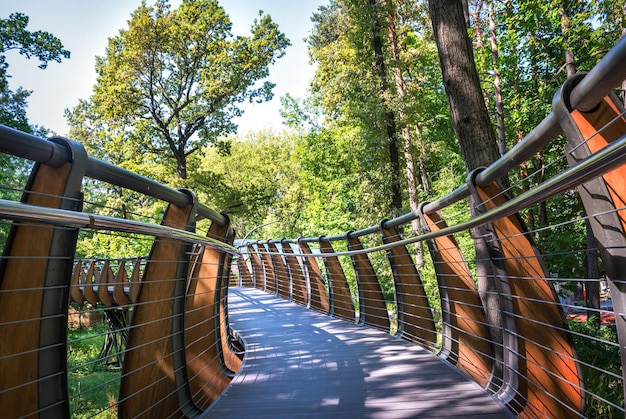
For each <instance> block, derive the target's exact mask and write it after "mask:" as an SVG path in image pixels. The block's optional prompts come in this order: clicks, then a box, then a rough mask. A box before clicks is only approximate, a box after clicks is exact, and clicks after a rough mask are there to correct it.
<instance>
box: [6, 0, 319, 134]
mask: <svg viewBox="0 0 626 419" xmlns="http://www.w3.org/2000/svg"><path fill="white" fill-rule="evenodd" d="M151 3H153V1H151V0H148V4H151ZM170 3H172V5H173V6H174V7H175V6H176V5H177V4H179V1H178V0H170ZM327 3H328V0H221V1H220V4H221V5H222V7H224V9H226V12H227V13H228V15H229V16H230V18H231V20H232V22H233V31H234V32H235V33H236V34H247V33H249V28H250V26H251V25H252V22H253V21H254V19H255V17H256V16H257V15H258V11H259V10H263V11H264V12H266V13H268V14H269V15H271V16H272V19H273V20H274V21H275V22H276V23H278V25H279V27H280V29H281V30H282V31H283V32H284V33H285V34H286V35H287V37H288V38H289V39H290V40H291V43H292V46H291V47H289V48H288V49H287V51H286V55H285V56H284V57H283V58H281V59H280V60H278V61H277V63H276V64H275V65H274V66H273V67H272V68H271V70H270V77H269V80H270V81H272V82H273V83H275V84H276V87H275V89H274V93H275V95H274V99H273V100H272V101H271V102H268V103H264V104H254V105H248V106H247V107H246V108H245V110H246V111H245V114H244V116H243V117H242V118H241V119H239V120H238V121H237V122H238V124H239V132H240V133H241V132H245V131H249V130H257V129H261V128H276V129H280V127H281V118H280V115H279V113H278V110H279V108H280V100H279V98H280V96H282V95H284V94H285V93H290V94H292V95H293V96H296V97H302V96H304V95H305V94H306V90H307V88H308V86H309V82H310V80H311V78H312V77H313V73H314V69H313V68H312V67H311V66H310V65H309V59H308V55H307V49H306V45H305V43H304V41H303V38H304V37H306V36H307V35H308V34H309V33H310V31H311V28H312V24H311V20H310V17H311V14H312V13H313V12H314V11H316V10H317V8H318V7H319V6H320V5H324V4H327ZM140 4H141V0H107V1H93V0H57V1H51V0H3V1H2V2H0V16H1V17H2V18H7V17H8V16H9V14H10V13H12V12H21V13H24V14H26V15H28V16H29V18H30V22H29V25H28V29H29V30H30V31H35V30H44V31H47V32H50V33H52V34H53V35H55V36H56V37H58V38H59V39H61V42H63V45H64V47H65V48H66V49H68V50H69V51H70V52H71V53H72V57H71V58H70V59H69V60H64V61H63V62H62V63H60V64H58V63H55V62H53V63H50V64H49V65H48V68H47V69H45V70H40V69H39V68H38V64H39V61H38V60H37V59H31V60H27V59H24V58H22V57H21V56H19V55H18V54H17V53H16V52H9V53H8V54H7V61H8V63H9V74H11V76H12V77H11V79H9V82H10V85H11V88H12V89H15V88H16V87H18V86H22V87H23V88H25V89H27V90H32V91H33V93H32V95H31V96H30V100H29V107H28V118H29V121H30V122H31V124H37V125H43V126H45V127H46V128H48V129H50V130H52V131H54V132H55V133H56V134H59V135H65V134H67V131H68V128H67V124H66V122H65V117H64V116H63V115H64V110H65V109H66V108H72V107H74V106H75V105H76V104H77V103H78V99H79V98H82V99H86V98H88V97H89V96H90V95H91V92H92V88H93V85H94V83H95V79H96V73H95V70H94V65H95V57H96V56H97V55H103V54H104V50H105V47H106V45H107V39H108V38H110V37H112V36H115V35H117V33H118V31H119V30H120V29H122V28H125V27H126V21H127V20H128V19H129V18H130V13H131V12H132V11H133V10H134V9H136V8H137V7H138V6H139V5H140Z"/></svg>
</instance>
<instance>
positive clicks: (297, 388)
mask: <svg viewBox="0 0 626 419" xmlns="http://www.w3.org/2000/svg"><path fill="white" fill-rule="evenodd" d="M228 305H229V313H230V322H231V326H232V328H233V329H235V330H236V331H237V332H238V333H239V334H240V335H241V336H242V337H243V339H244V340H245V341H246V344H247V351H246V359H245V364H244V366H243V368H242V370H241V372H240V373H239V374H238V375H237V376H236V377H235V378H234V379H233V381H232V383H231V386H230V388H229V389H228V390H227V391H226V392H225V394H224V395H222V397H221V398H220V399H219V401H218V402H217V403H216V405H214V406H213V408H211V409H210V410H208V411H207V412H206V413H205V416H204V417H207V418H210V417H228V418H250V417H255V418H262V417H267V418H270V417H271V418H277V417H289V418H294V417H315V418H322V417H328V418H330V417H332V418H338V417H341V418H351V417H354V418H357V417H358V418H363V417H367V418H385V419H389V418H408V417H419V418H435V417H437V418H447V417H449V418H452V417H454V418H458V417H463V418H490V419H491V418H509V417H513V416H512V415H510V414H509V413H508V412H507V411H506V410H505V409H504V408H503V407H502V406H500V405H499V404H498V403H497V402H496V401H495V400H494V399H493V398H492V397H491V396H490V395H489V394H487V392H485V391H484V390H483V389H481V388H480V387H479V386H478V385H477V384H475V383H473V382H472V381H470V380H468V379H467V378H465V377H464V376H463V375H462V374H460V373H459V372H458V371H457V370H455V369H454V368H452V367H451V366H449V365H448V364H446V363H445V362H443V361H442V360H440V359H439V358H437V357H436V356H435V355H433V354H432V353H429V352H427V351H426V350H424V349H422V348H420V347H418V346H415V345H413V344H411V343H409V342H406V341H403V340H401V339H398V338H395V337H393V336H390V335H389V334H387V333H385V332H383V331H380V330H376V329H372V328H369V327H359V326H356V325H354V324H352V323H350V322H346V321H343V320H338V319H334V318H331V317H329V316H326V315H322V314H319V313H316V312H313V311H310V310H307V309H305V308H303V307H301V306H299V305H296V304H294V303H290V302H288V301H285V300H283V299H279V298H277V297H274V296H272V295H269V294H267V293H264V292H262V291H259V290H257V289H251V288H231V289H230V292H229V301H228Z"/></svg>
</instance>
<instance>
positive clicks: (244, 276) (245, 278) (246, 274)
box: [237, 255, 254, 287]
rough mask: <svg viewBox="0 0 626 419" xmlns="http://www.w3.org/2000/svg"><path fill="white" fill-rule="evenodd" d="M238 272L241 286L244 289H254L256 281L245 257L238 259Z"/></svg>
mask: <svg viewBox="0 0 626 419" xmlns="http://www.w3.org/2000/svg"><path fill="white" fill-rule="evenodd" d="M237 272H238V274H239V284H240V285H241V286H242V287H254V279H253V277H252V273H251V272H250V268H248V262H246V259H245V256H244V255H241V256H240V257H239V258H238V259H237Z"/></svg>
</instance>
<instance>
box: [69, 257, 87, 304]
mask: <svg viewBox="0 0 626 419" xmlns="http://www.w3.org/2000/svg"><path fill="white" fill-rule="evenodd" d="M84 280H85V271H84V270H83V262H82V261H80V260H79V261H78V262H76V264H75V265H74V273H73V274H72V283H71V284H70V297H71V298H72V301H74V302H75V303H76V304H79V305H82V304H83V302H84V301H85V297H84V296H83V292H82V291H81V284H82V283H83V282H84Z"/></svg>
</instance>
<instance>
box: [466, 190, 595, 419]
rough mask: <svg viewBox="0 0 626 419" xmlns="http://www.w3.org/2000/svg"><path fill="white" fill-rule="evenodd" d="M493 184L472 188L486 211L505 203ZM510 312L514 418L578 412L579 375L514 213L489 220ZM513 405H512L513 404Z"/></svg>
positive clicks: (554, 301)
mask: <svg viewBox="0 0 626 419" xmlns="http://www.w3.org/2000/svg"><path fill="white" fill-rule="evenodd" d="M501 192H502V191H501V189H500V187H499V186H498V185H496V184H495V183H492V184H490V185H487V186H485V187H476V193H477V194H478V198H479V200H480V202H482V203H483V205H484V209H485V210H486V211H488V210H491V209H493V208H496V207H497V206H499V205H502V204H504V203H505V202H506V199H507V198H506V197H505V196H504V195H503V194H502V193H501ZM491 226H492V228H493V232H494V234H495V235H496V237H497V239H498V243H494V244H493V245H494V246H497V247H498V251H499V253H500V255H501V259H500V260H499V261H498V263H500V264H502V266H503V268H504V271H505V272H506V274H507V277H508V278H507V280H508V285H509V287H510V290H511V295H513V296H515V298H513V299H512V304H513V310H514V313H515V333H516V335H517V336H518V351H519V364H518V366H517V371H516V372H517V373H518V376H517V379H518V389H517V391H518V393H519V394H520V397H519V398H518V400H516V401H515V403H518V404H520V405H522V406H523V410H522V412H521V413H519V414H518V416H519V417H528V418H534V417H543V416H548V417H569V416H570V415H571V414H572V413H571V412H572V411H578V412H581V411H582V407H583V399H584V396H583V391H582V386H583V384H582V377H581V374H580V370H579V366H578V364H577V362H576V353H575V350H574V347H573V344H572V340H571V337H570V335H569V334H568V333H567V329H568V326H567V323H566V322H565V317H564V315H563V312H562V310H561V306H560V305H559V304H558V303H559V300H558V297H557V295H556V292H555V291H554V289H553V287H552V285H551V284H550V282H549V281H548V280H547V279H546V271H545V269H544V267H543V264H542V261H541V258H540V255H539V253H538V251H537V250H536V248H535V247H534V245H533V244H532V242H531V240H530V238H529V236H528V234H527V232H526V229H525V227H524V225H523V223H522V221H521V219H520V217H519V216H518V215H517V214H514V215H510V216H508V217H504V218H501V219H498V220H496V221H493V222H492V223H491ZM515 408H516V410H518V407H517V406H516V407H515Z"/></svg>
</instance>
